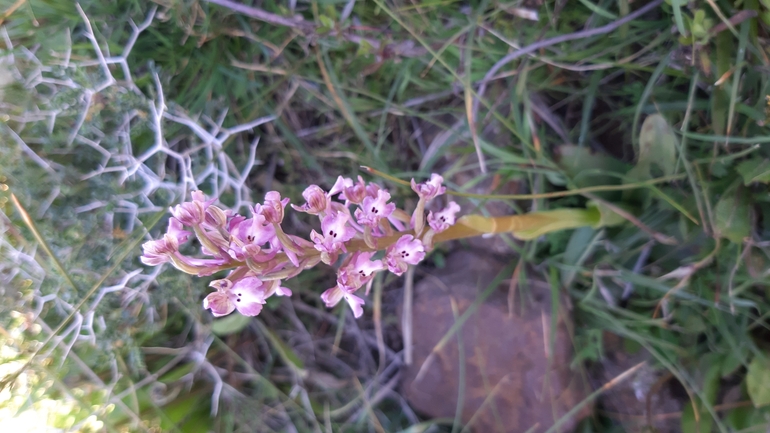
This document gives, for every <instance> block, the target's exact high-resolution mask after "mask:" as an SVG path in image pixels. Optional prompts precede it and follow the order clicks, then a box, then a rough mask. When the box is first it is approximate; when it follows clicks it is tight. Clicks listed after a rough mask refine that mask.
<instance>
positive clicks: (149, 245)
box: [139, 234, 176, 266]
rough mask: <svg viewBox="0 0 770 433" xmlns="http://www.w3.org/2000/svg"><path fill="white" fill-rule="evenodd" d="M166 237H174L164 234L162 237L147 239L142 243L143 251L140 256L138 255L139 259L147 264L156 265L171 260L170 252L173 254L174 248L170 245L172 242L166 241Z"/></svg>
mask: <svg viewBox="0 0 770 433" xmlns="http://www.w3.org/2000/svg"><path fill="white" fill-rule="evenodd" d="M167 238H171V239H175V238H173V237H172V236H170V235H168V234H166V235H165V236H164V237H163V238H162V239H158V240H155V241H148V242H145V243H144V244H142V251H143V253H142V256H141V257H139V260H140V261H141V262H142V263H144V264H145V265H147V266H158V265H160V264H163V263H166V262H169V261H171V254H173V253H174V252H175V251H176V249H174V248H173V247H172V245H173V244H170V243H169V242H167Z"/></svg>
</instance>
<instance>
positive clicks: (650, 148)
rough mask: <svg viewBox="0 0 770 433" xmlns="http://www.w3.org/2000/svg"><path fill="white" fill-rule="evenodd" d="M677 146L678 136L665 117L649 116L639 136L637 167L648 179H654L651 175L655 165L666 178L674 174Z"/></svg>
mask: <svg viewBox="0 0 770 433" xmlns="http://www.w3.org/2000/svg"><path fill="white" fill-rule="evenodd" d="M677 144H678V142H677V138H676V135H675V134H674V131H673V130H672V129H671V126H669V124H668V122H667V121H666V119H664V118H663V116H661V115H660V114H653V115H650V116H647V118H646V119H644V123H643V124H642V131H641V132H640V134H639V158H638V159H637V163H636V167H637V168H638V169H639V170H640V171H643V173H644V175H645V176H646V178H647V179H650V178H652V177H653V176H652V174H650V168H651V166H652V165H653V164H654V165H657V166H658V168H660V170H661V171H663V174H664V175H666V176H669V175H672V174H674V171H675V170H676V148H677ZM640 174H641V173H640Z"/></svg>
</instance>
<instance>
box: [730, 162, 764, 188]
mask: <svg viewBox="0 0 770 433" xmlns="http://www.w3.org/2000/svg"><path fill="white" fill-rule="evenodd" d="M735 170H736V171H737V172H738V174H740V175H741V177H742V178H743V184H744V185H748V184H750V183H755V182H761V183H770V160H768V159H759V158H754V159H750V160H748V161H743V162H742V163H740V164H738V167H736V168H735Z"/></svg>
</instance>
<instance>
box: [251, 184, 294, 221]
mask: <svg viewBox="0 0 770 433" xmlns="http://www.w3.org/2000/svg"><path fill="white" fill-rule="evenodd" d="M287 204H289V199H288V198H285V199H283V200H281V194H280V193H279V192H278V191H270V192H268V193H267V194H265V203H264V204H263V205H262V207H261V208H260V211H261V213H262V215H264V217H265V221H267V222H269V223H271V224H280V223H281V222H283V210H284V208H285V207H286V205H287ZM255 208H256V207H255Z"/></svg>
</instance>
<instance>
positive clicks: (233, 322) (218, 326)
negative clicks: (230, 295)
mask: <svg viewBox="0 0 770 433" xmlns="http://www.w3.org/2000/svg"><path fill="white" fill-rule="evenodd" d="M249 322H251V317H246V316H242V315H240V314H231V315H229V316H226V317H223V318H221V319H214V323H212V325H211V332H213V333H214V335H218V336H220V337H222V336H224V335H230V334H235V333H236V332H239V331H241V330H242V329H243V328H245V327H246V326H247V325H248V324H249Z"/></svg>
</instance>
